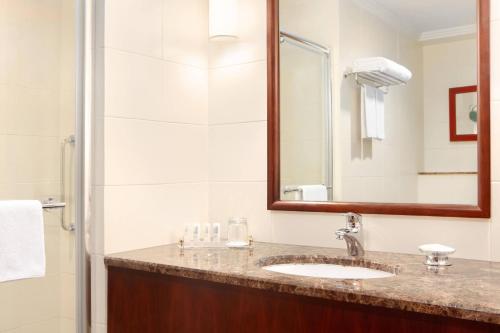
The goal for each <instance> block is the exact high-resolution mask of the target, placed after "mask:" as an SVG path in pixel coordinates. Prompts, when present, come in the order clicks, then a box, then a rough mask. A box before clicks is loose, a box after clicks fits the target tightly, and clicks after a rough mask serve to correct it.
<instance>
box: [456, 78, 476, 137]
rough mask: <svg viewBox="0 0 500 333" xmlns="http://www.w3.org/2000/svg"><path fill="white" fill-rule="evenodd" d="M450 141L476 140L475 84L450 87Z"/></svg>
mask: <svg viewBox="0 0 500 333" xmlns="http://www.w3.org/2000/svg"><path fill="white" fill-rule="evenodd" d="M449 95H450V96H449V97H450V141H477V122H478V116H479V114H478V100H477V86H476V85H474V86H465V87H455V88H450V94H449Z"/></svg>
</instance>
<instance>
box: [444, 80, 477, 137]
mask: <svg viewBox="0 0 500 333" xmlns="http://www.w3.org/2000/svg"><path fill="white" fill-rule="evenodd" d="M473 92H475V93H477V86H476V85H474V86H466V87H455V88H450V91H449V105H450V118H449V119H450V141H451V142H461V141H477V134H472V133H471V134H458V133H457V96H458V95H460V94H467V93H473Z"/></svg>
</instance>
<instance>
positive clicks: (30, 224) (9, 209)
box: [0, 200, 45, 282]
mask: <svg viewBox="0 0 500 333" xmlns="http://www.w3.org/2000/svg"><path fill="white" fill-rule="evenodd" d="M44 275H45V241H44V227H43V212H42V205H41V203H40V202H39V201H34V200H25V201H0V282H4V281H11V280H19V279H28V278H34V277H42V276H44Z"/></svg>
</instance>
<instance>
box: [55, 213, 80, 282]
mask: <svg viewBox="0 0 500 333" xmlns="http://www.w3.org/2000/svg"><path fill="white" fill-rule="evenodd" d="M59 214H60V213H59ZM59 222H60V221H59ZM65 222H66V224H69V223H71V222H74V221H72V219H71V218H70V219H67V220H66V221H65ZM58 231H59V239H60V247H59V251H58V252H59V264H60V266H61V273H66V274H75V265H76V263H75V260H76V247H75V233H71V232H67V231H66V230H63V229H62V228H61V226H60V225H58Z"/></svg>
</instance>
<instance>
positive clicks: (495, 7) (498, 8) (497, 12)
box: [490, 0, 500, 21]
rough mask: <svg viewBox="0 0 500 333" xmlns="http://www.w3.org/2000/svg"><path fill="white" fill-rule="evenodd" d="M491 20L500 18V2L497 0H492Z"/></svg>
mask: <svg viewBox="0 0 500 333" xmlns="http://www.w3.org/2000/svg"><path fill="white" fill-rule="evenodd" d="M490 4H491V20H492V21H497V20H500V3H499V2H498V1H496V0H491V1H490Z"/></svg>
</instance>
